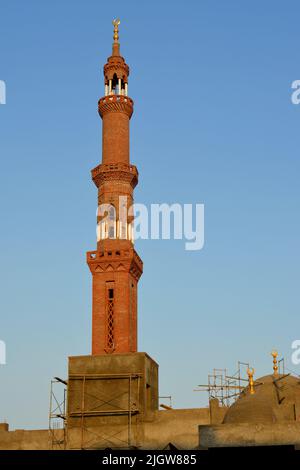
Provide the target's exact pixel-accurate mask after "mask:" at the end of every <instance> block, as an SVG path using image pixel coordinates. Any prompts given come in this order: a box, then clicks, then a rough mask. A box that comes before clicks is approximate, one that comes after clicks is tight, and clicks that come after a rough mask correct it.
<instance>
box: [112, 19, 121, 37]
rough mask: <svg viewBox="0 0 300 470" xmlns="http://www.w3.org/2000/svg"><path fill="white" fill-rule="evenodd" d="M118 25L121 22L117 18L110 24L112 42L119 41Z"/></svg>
mask: <svg viewBox="0 0 300 470" xmlns="http://www.w3.org/2000/svg"><path fill="white" fill-rule="evenodd" d="M120 23H121V21H120V20H119V18H116V19H114V20H113V22H112V24H113V25H114V42H118V41H119V24H120Z"/></svg>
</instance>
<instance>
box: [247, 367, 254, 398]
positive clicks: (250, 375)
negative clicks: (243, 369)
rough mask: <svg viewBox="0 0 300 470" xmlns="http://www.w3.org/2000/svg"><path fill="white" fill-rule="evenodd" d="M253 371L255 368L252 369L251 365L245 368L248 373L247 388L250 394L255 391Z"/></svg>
mask: <svg viewBox="0 0 300 470" xmlns="http://www.w3.org/2000/svg"><path fill="white" fill-rule="evenodd" d="M254 372H255V370H254V369H253V367H251V368H248V369H247V374H248V379H249V390H250V394H251V395H253V394H254V393H255V390H254V380H253V375H254Z"/></svg>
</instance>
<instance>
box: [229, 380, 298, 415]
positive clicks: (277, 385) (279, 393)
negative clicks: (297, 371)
mask: <svg viewBox="0 0 300 470" xmlns="http://www.w3.org/2000/svg"><path fill="white" fill-rule="evenodd" d="M254 389H255V393H254V394H253V395H251V394H250V391H249V387H247V388H246V389H245V390H243V392H242V393H241V395H240V396H239V398H238V399H237V400H236V401H235V403H233V405H232V406H231V407H230V408H229V409H228V411H227V413H226V415H225V418H224V421H223V423H226V424H230V423H276V422H282V421H295V420H296V419H297V408H298V410H300V408H299V407H300V379H298V378H297V377H293V376H291V375H277V376H274V375H266V376H264V377H261V378H259V379H257V380H255V382H254ZM298 419H299V417H298Z"/></svg>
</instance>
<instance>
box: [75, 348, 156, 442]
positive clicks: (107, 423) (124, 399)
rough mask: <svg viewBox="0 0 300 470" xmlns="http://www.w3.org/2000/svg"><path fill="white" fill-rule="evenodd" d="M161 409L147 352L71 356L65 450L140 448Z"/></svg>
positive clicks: (154, 374)
mask: <svg viewBox="0 0 300 470" xmlns="http://www.w3.org/2000/svg"><path fill="white" fill-rule="evenodd" d="M157 410H158V364H157V363H156V362H155V361H154V360H153V359H151V357H149V356H148V355H147V354H146V353H143V352H137V353H124V354H106V355H99V356H94V355H91V356H75V357H69V373H68V405H67V448H68V449H103V448H120V449H122V448H130V447H140V446H141V445H142V443H143V441H144V423H145V422H146V421H147V420H151V419H152V417H153V414H154V413H155V412H156V411H157Z"/></svg>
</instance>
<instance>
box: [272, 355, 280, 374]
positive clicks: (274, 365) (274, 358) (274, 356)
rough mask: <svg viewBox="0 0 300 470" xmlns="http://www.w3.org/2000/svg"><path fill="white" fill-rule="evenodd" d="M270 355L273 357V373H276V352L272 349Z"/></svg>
mask: <svg viewBox="0 0 300 470" xmlns="http://www.w3.org/2000/svg"><path fill="white" fill-rule="evenodd" d="M271 356H272V357H273V374H274V375H278V362H277V356H278V352H277V351H276V350H275V349H274V350H273V351H272V352H271Z"/></svg>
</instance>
